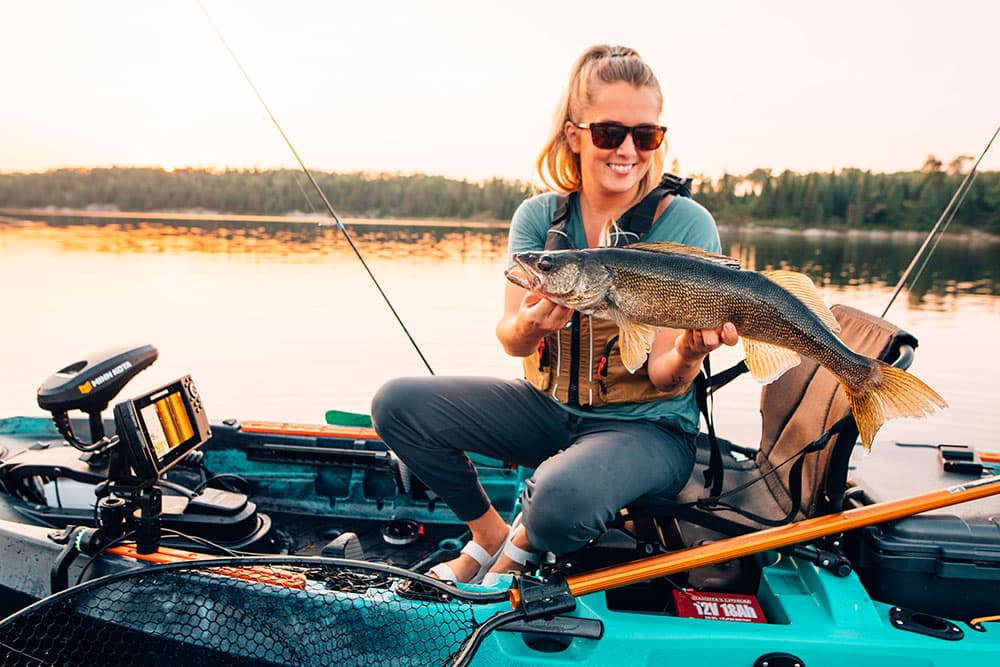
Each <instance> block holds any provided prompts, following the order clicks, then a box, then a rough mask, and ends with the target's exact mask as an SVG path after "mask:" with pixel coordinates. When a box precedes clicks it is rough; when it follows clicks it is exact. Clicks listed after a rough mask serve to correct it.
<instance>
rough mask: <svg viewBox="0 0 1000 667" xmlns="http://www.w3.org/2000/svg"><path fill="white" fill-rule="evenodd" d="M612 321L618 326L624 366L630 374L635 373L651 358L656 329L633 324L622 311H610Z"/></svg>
mask: <svg viewBox="0 0 1000 667" xmlns="http://www.w3.org/2000/svg"><path fill="white" fill-rule="evenodd" d="M608 310H609V312H610V314H611V319H613V320H614V321H615V324H617V325H618V349H619V351H621V355H622V364H623V365H624V366H625V368H627V369H628V372H629V373H635V372H636V370H638V369H639V368H640V367H641V366H642V365H643V364H644V363H646V358H647V357H648V356H649V350H650V349H652V347H653V338H655V337H656V327H654V326H652V325H650V324H642V323H640V322H632V321H631V320H629V319H628V318H627V317H625V316H624V315H623V314H622V312H621V311H620V310H618V309H617V308H614V307H611V308H609V309H608Z"/></svg>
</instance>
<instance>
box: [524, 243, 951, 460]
mask: <svg viewBox="0 0 1000 667" xmlns="http://www.w3.org/2000/svg"><path fill="white" fill-rule="evenodd" d="M514 261H515V262H516V265H515V266H513V267H511V268H510V269H508V270H507V271H506V273H505V275H506V276H507V279H508V280H510V281H511V282H513V283H514V284H516V285H519V286H521V287H523V288H524V289H526V290H529V291H532V292H537V293H539V294H541V295H543V296H545V297H546V298H548V299H549V300H551V301H553V302H555V303H558V304H560V305H563V306H567V307H569V308H573V309H575V310H578V311H580V312H582V313H584V314H588V315H593V316H594V317H601V318H605V319H611V320H613V321H614V322H615V323H616V324H617V325H618V328H619V330H620V334H619V339H618V340H619V346H620V348H621V355H622V362H623V363H624V364H625V366H626V368H628V369H629V371H630V372H634V371H635V370H636V369H637V368H639V367H640V366H642V364H643V363H645V361H646V357H647V356H648V355H649V350H650V347H651V345H652V341H653V337H654V336H655V335H656V328H657V327H671V328H674V329H719V328H721V327H722V325H723V324H725V323H726V322H732V323H733V324H734V325H736V329H737V331H738V332H739V334H740V337H741V340H742V341H743V347H744V351H745V352H746V359H747V366H748V367H749V369H750V374H751V375H753V377H754V378H756V379H757V380H758V381H759V382H762V383H764V384H766V383H769V382H773V381H774V380H776V379H778V378H779V377H781V375H782V374H783V373H785V371H787V370H788V369H790V368H793V367H794V366H796V365H798V363H799V361H800V357H799V355H804V356H807V357H809V358H811V359H814V360H816V361H817V362H818V363H819V364H820V365H822V366H823V367H825V368H827V369H828V370H829V371H830V372H832V373H833V374H834V375H835V376H836V377H837V379H838V380H839V381H840V384H841V386H843V388H844V391H845V392H846V394H847V399H848V401H849V402H850V405H851V410H852V412H853V413H854V419H855V421H856V422H857V424H858V432H859V434H860V435H861V441H862V442H863V443H864V445H865V447H866V448H870V447H871V444H872V441H873V440H874V439H875V434H876V433H877V432H878V430H879V428H881V427H882V424H884V423H885V421H886V420H888V419H892V418H895V417H922V416H924V415H927V414H930V413H932V412H934V411H935V410H937V409H938V408H943V407H946V405H947V404H946V403H945V401H944V399H942V398H941V397H940V396H939V395H938V394H937V392H935V391H934V390H933V389H931V388H930V387H928V386H927V385H926V384H924V383H923V382H921V381H920V380H919V379H917V378H916V377H914V376H912V375H910V374H909V373H907V372H906V371H902V370H900V369H898V368H895V367H893V366H890V365H888V364H885V363H882V362H880V361H878V360H875V359H870V358H868V357H866V356H863V355H860V354H857V353H855V352H854V351H852V350H851V349H850V348H849V347H847V346H846V345H844V343H842V342H841V341H840V339H839V338H837V336H836V335H835V333H836V332H837V331H839V330H840V326H839V324H838V323H837V320H836V318H835V317H834V316H833V313H831V312H830V310H829V309H828V308H827V307H826V305H825V304H824V303H823V301H822V299H821V298H820V295H819V292H818V291H817V290H816V287H815V285H813V283H812V281H811V280H810V279H809V277H808V276H805V275H803V274H801V273H796V272H794V271H764V272H760V273H758V272H756V271H745V270H741V269H740V268H739V263H738V262H736V261H735V260H733V259H732V258H729V257H725V256H722V255H716V254H713V253H709V252H707V251H704V250H701V249H700V248H692V247H690V246H684V245H680V244H676V243H636V244H634V245H630V246H628V247H627V248H591V249H587V250H546V251H539V252H522V253H517V254H515V255H514Z"/></svg>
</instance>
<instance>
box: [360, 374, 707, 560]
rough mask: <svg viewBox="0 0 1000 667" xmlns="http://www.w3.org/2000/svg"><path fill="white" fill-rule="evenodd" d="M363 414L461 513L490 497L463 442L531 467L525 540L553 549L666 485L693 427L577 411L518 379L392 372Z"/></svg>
mask: <svg viewBox="0 0 1000 667" xmlns="http://www.w3.org/2000/svg"><path fill="white" fill-rule="evenodd" d="M372 418H373V419H374V422H375V428H376V429H377V431H378V433H379V436H381V438H382V439H383V441H384V442H385V443H386V445H387V446H388V447H389V448H390V449H392V450H393V451H394V452H395V453H396V454H397V455H398V456H399V458H400V459H401V460H402V461H403V462H404V463H405V464H406V465H407V466H408V467H409V468H410V470H411V471H412V472H413V474H415V475H416V476H417V478H418V479H420V481H421V482H423V483H424V484H426V485H427V487H428V488H430V489H432V490H433V491H434V492H435V493H436V494H438V495H439V496H440V497H441V499H442V500H444V501H445V503H447V504H448V507H450V508H451V510H452V511H453V512H454V513H455V515H456V516H457V517H458V518H459V519H461V520H462V521H466V522H468V521H471V520H473V519H476V518H478V517H480V516H482V515H483V513H484V512H486V510H487V509H489V506H490V501H489V498H488V497H487V495H486V493H485V492H484V491H483V488H482V485H480V483H479V478H478V475H477V474H476V470H475V467H474V466H473V464H472V462H471V461H470V460H469V458H468V457H467V456H466V455H465V452H476V453H478V454H484V455H486V456H490V457H493V458H497V459H500V460H502V461H506V462H509V463H515V464H517V465H521V466H526V467H530V468H535V469H536V470H535V473H534V475H533V476H532V477H531V479H530V480H528V482H527V484H526V488H525V492H524V495H523V496H522V506H523V507H522V511H523V517H522V520H523V523H524V527H525V530H526V531H527V536H528V540H529V541H530V542H531V544H532V545H533V546H534V547H535V548H537V549H539V550H543V551H552V552H555V553H566V552H569V551H574V550H576V549H579V548H580V547H582V546H584V545H585V544H587V543H588V542H589V541H591V540H592V539H594V538H597V537H599V536H600V535H602V534H603V533H604V532H605V526H606V525H607V523H608V522H610V521H612V520H613V519H614V518H615V516H616V515H617V514H618V511H619V510H620V509H621V508H622V507H624V506H625V505H627V504H628V503H630V502H632V501H633V500H635V499H636V498H638V497H640V496H642V495H645V494H650V493H654V494H657V495H667V496H673V495H675V494H676V493H677V492H678V491H680V489H681V488H682V487H683V486H684V484H685V483H686V482H687V479H688V477H689V476H690V474H691V470H692V468H693V467H694V441H695V436H694V435H693V434H689V433H685V432H683V431H681V430H679V429H676V428H674V427H672V426H670V425H667V424H661V423H658V422H650V421H624V420H614V419H600V418H581V417H578V416H575V415H572V414H570V413H569V412H567V411H566V410H563V409H562V408H561V407H560V406H559V405H558V404H557V403H556V402H554V401H553V400H552V399H550V398H548V397H546V396H545V395H543V394H542V393H541V392H539V391H537V390H536V389H535V388H534V387H532V386H531V385H530V384H528V383H527V382H526V381H524V380H500V379H494V378H485V377H440V376H436V377H418V378H398V379H395V380H391V381H389V382H387V383H386V384H385V385H384V386H383V387H382V388H381V389H380V390H379V391H378V392H377V393H376V395H375V397H374V398H373V400H372Z"/></svg>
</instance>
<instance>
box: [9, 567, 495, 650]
mask: <svg viewBox="0 0 1000 667" xmlns="http://www.w3.org/2000/svg"><path fill="white" fill-rule="evenodd" d="M459 595H461V596H462V597H459ZM494 597H495V596H494ZM493 601H496V600H493ZM476 604H477V601H476V599H475V596H469V595H463V594H462V593H461V592H459V591H456V590H455V589H452V588H450V587H447V586H444V585H441V584H436V583H435V584H430V583H428V582H426V581H425V580H423V578H419V577H413V576H412V575H409V574H408V573H406V572H405V571H402V570H399V571H397V570H395V569H394V568H388V567H379V566H378V565H370V564H362V563H353V562H350V561H346V562H345V561H332V560H327V559H324V560H323V561H322V562H319V563H309V564H305V563H302V562H299V561H294V562H293V561H285V562H280V563H275V562H272V561H270V560H267V561H259V560H258V559H254V563H253V564H248V563H241V562H238V561H235V560H226V561H221V560H220V561H216V562H213V563H209V562H205V561H201V562H198V563H192V564H185V565H184V566H177V565H169V566H157V567H151V568H144V569H138V570H130V571H128V572H126V573H120V574H116V575H112V576H109V577H104V578H103V579H100V580H95V581H93V582H89V583H87V584H84V585H81V586H77V587H74V588H72V589H69V590H67V591H65V592H64V593H61V594H58V595H55V596H51V597H49V598H46V599H45V600H42V601H41V602H39V603H37V604H35V605H33V606H31V607H28V608H26V609H24V610H22V611H21V612H19V613H18V614H15V615H14V616H11V617H9V618H8V619H6V620H5V621H3V623H2V624H0V664H3V665H5V666H7V667H17V666H21V665H24V666H29V665H30V666H37V665H102V666H108V667H114V666H118V665H122V666H123V667H124V666H126V665H127V666H129V667H132V666H134V665H136V664H146V663H147V662H148V664H168V665H171V667H173V666H184V665H192V666H194V665H198V666H199V667H200V666H203V665H213V666H216V665H218V666H228V665H310V666H314V665H345V666H349V665H365V666H369V665H370V666H374V665H393V666H400V667H405V666H408V665H414V666H417V665H419V666H421V667H426V666H428V665H442V664H450V663H451V662H452V660H453V659H454V657H455V656H456V655H457V654H458V653H459V651H460V650H461V648H462V646H463V645H464V644H465V642H466V641H467V640H468V639H469V638H470V636H471V635H472V633H473V632H474V630H475V629H476V627H477V626H478V623H477V621H476V618H475V616H474V613H473V612H474V607H475V606H476Z"/></svg>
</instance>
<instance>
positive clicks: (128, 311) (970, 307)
mask: <svg viewBox="0 0 1000 667" xmlns="http://www.w3.org/2000/svg"><path fill="white" fill-rule="evenodd" d="M349 227H350V229H351V231H352V234H353V236H354V238H355V241H356V243H357V245H358V247H359V248H360V250H361V252H362V253H363V255H364V256H365V259H366V260H367V261H368V263H369V266H370V267H371V270H372V272H373V273H374V274H375V276H376V277H377V278H378V280H379V282H380V283H381V285H382V287H383V289H384V290H385V292H386V294H387V295H388V296H389V298H390V299H391V301H392V303H393V305H394V306H395V308H396V310H397V311H398V313H399V315H400V317H401V318H402V320H403V322H405V324H406V326H407V328H408V329H409V331H410V333H411V335H412V337H413V339H414V340H415V341H416V342H417V344H418V345H419V346H420V349H421V350H422V351H423V353H424V355H425V356H426V358H427V359H428V361H429V362H430V364H431V366H432V367H433V369H434V371H435V372H436V373H438V374H474V375H500V376H506V377H513V376H517V375H519V374H520V362H519V361H518V360H514V359H511V358H508V357H506V356H505V355H504V354H503V352H502V350H501V349H500V346H499V344H498V343H497V342H496V339H495V337H494V334H493V328H494V325H495V324H496V320H497V318H498V317H499V314H500V311H501V305H502V293H503V285H504V279H503V277H502V270H503V268H504V265H505V257H504V254H505V248H506V232H505V230H504V229H503V228H502V227H499V226H498V227H494V228H490V227H475V228H463V227H461V226H452V227H441V226H433V225H428V226H417V225H371V224H367V225H366V224H350V223H349ZM921 241H922V236H921V235H913V234H909V235H897V236H879V237H872V236H866V235H861V234H856V235H830V234H791V233H776V232H767V231H761V230H757V231H747V230H743V231H738V230H726V229H724V230H723V249H724V251H725V252H726V253H728V254H730V255H733V256H735V257H738V258H739V259H741V261H742V263H743V265H744V266H745V267H747V268H754V269H757V270H760V269H764V268H768V267H786V268H793V269H797V270H803V271H805V272H806V273H808V274H809V275H810V276H812V277H813V278H814V279H815V281H816V282H817V284H818V285H820V289H821V292H822V294H823V296H824V298H825V299H826V300H827V302H828V303H845V304H849V305H853V306H855V307H858V308H861V309H863V310H866V311H869V312H872V313H875V314H880V313H881V312H882V310H883V308H884V307H885V305H886V304H887V302H888V300H889V297H890V295H891V293H892V289H893V286H894V285H895V283H896V281H897V280H898V279H899V276H900V275H901V274H902V272H903V270H904V269H905V267H906V265H907V264H908V262H909V261H910V259H911V257H912V256H913V254H914V252H915V251H916V249H917V248H918V247H919V245H920V243H921ZM998 266H1000V243H997V242H996V241H987V240H983V239H972V238H946V239H944V240H943V241H942V242H941V244H940V246H939V247H938V248H937V250H936V252H935V254H934V255H933V257H932V259H931V260H930V262H929V264H928V265H927V267H926V269H925V270H924V273H923V275H922V277H921V279H920V281H919V282H918V283H917V285H916V288H915V289H914V290H913V291H910V292H904V293H903V294H902V295H901V296H900V297H899V298H898V299H897V300H896V303H895V304H894V305H893V307H892V309H891V310H890V312H889V315H888V318H889V319H890V320H892V321H894V322H896V323H897V324H899V325H900V326H902V327H904V328H906V329H907V330H909V331H911V332H912V333H913V334H915V335H916V336H917V337H918V338H919V339H920V342H921V345H920V348H919V349H918V351H917V357H916V362H915V364H914V366H913V367H912V368H911V371H912V372H913V373H914V374H916V375H918V376H919V377H920V378H922V379H923V380H924V381H926V382H927V383H928V384H930V385H931V386H932V387H934V388H935V389H936V390H937V391H938V392H939V393H940V394H941V395H942V396H944V397H945V399H946V400H947V401H948V402H949V404H950V407H949V408H948V409H947V410H945V411H944V412H942V413H940V414H938V415H935V416H933V417H931V418H929V419H926V420H898V421H894V422H891V423H890V424H889V425H888V426H886V427H885V428H883V429H882V431H881V432H880V433H879V438H878V440H879V441H892V440H905V441H919V442H933V443H939V442H947V443H961V444H969V445H975V446H978V447H981V448H985V449H1000V423H998V420H996V419H994V416H995V414H996V413H997V411H998V408H1000V405H998V396H1000V377H998V375H1000V355H998V353H997V348H996V345H997V344H996V341H997V340H998V339H1000V281H998V276H997V267H998ZM0 304H2V306H3V314H2V319H0V322H2V333H0V369H2V371H3V374H2V375H3V379H2V380H0V416H13V415H39V414H43V413H42V412H41V410H40V409H39V408H38V407H37V405H36V403H35V392H36V390H37V388H38V386H39V384H40V383H41V382H42V381H43V380H44V379H45V378H46V377H48V376H49V375H50V374H51V373H53V372H54V371H56V370H57V369H59V368H62V367H64V366H66V365H68V364H70V363H72V362H74V361H76V360H77V359H79V358H82V357H83V356H84V355H86V354H88V353H90V352H93V351H97V350H101V349H104V348H108V347H113V346H120V345H125V344H129V343H142V342H149V343H152V344H154V345H155V346H157V348H158V349H159V351H160V359H159V361H157V363H156V364H155V365H154V366H153V367H152V368H150V369H149V370H147V371H144V372H143V373H142V374H140V375H139V376H137V377H136V379H134V380H133V381H132V383H131V384H130V385H129V386H128V387H127V388H126V390H125V394H126V395H133V394H138V393H140V392H142V391H145V390H147V389H150V388H152V387H154V386H156V385H157V384H160V383H165V382H167V381H170V380H172V379H174V378H176V377H177V376H180V375H182V374H185V373H191V374H192V375H193V376H194V378H195V380H196V382H197V383H198V385H199V387H200V389H201V393H202V396H203V398H204V401H205V404H206V408H207V410H208V413H209V415H210V417H211V418H212V419H213V420H216V421H218V420H222V419H225V418H230V417H232V418H238V419H269V420H283V421H298V422H312V423H320V422H322V419H323V415H324V412H325V411H326V410H327V409H329V408H338V409H343V410H352V411H358V412H367V410H368V402H369V398H370V397H371V395H372V393H373V392H374V391H375V390H376V389H377V388H378V387H379V386H380V385H381V384H382V383H383V382H384V381H385V380H387V379H389V378H391V377H394V376H399V375H420V374H426V373H427V369H426V368H425V367H424V365H423V363H422V362H421V361H420V358H419V357H418V356H417V354H416V352H415V351H414V350H413V348H412V346H411V344H410V343H409V341H408V340H407V338H406V337H405V335H404V334H403V332H402V330H401V328H400V327H399V325H398V324H397V322H396V320H395V319H394V318H393V316H392V314H391V313H390V312H389V309H388V308H387V307H386V306H385V304H384V303H383V302H382V300H381V297H380V296H379V294H378V292H377V291H376V289H375V287H374V286H373V284H372V282H371V280H370V279H369V277H368V276H367V274H366V273H365V271H364V269H363V268H362V266H361V264H360V263H359V261H358V260H357V258H356V257H355V256H354V254H353V252H352V251H351V250H350V248H349V246H348V245H347V243H346V242H345V241H344V240H343V239H342V238H341V236H340V234H339V232H338V231H337V230H336V229H334V228H321V227H319V226H317V225H313V224H288V223H281V224H262V223H256V222H255V223H250V224H239V223H225V224H207V223H202V222H199V223H198V224H190V225H187V224H176V223H172V224H170V223H168V224H162V223H122V222H120V221H116V222H107V223H102V222H101V221H91V222H86V223H83V224H80V223H79V222H73V223H59V222H52V223H47V222H37V223H31V224H24V225H10V224H6V225H5V224H0ZM716 357H718V359H716ZM739 358H740V357H739V356H738V352H737V351H736V350H725V351H724V353H717V354H716V355H714V356H713V360H714V367H715V368H716V369H719V368H723V367H725V365H728V362H735V361H737V360H738V359H739ZM758 395H759V387H758V385H756V383H754V382H753V380H751V379H749V378H743V379H741V380H739V381H737V382H736V383H734V385H731V386H730V387H727V388H726V389H725V391H724V392H722V393H720V395H719V396H718V397H717V399H716V407H715V411H716V419H717V422H718V429H719V432H720V434H722V435H725V436H726V437H729V438H731V439H734V440H737V441H740V442H744V443H747V444H750V443H755V442H756V439H757V437H758V434H759V428H758V422H759V416H758V413H757V409H758Z"/></svg>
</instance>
